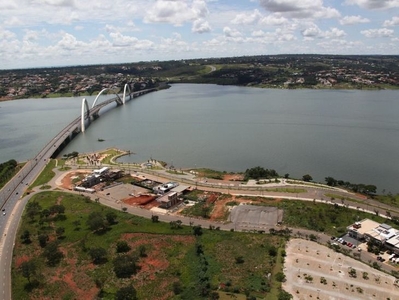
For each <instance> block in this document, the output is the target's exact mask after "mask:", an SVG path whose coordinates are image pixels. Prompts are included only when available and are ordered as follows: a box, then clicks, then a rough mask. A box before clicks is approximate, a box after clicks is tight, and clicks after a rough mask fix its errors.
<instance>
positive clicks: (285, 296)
mask: <svg viewBox="0 0 399 300" xmlns="http://www.w3.org/2000/svg"><path fill="white" fill-rule="evenodd" d="M292 298H293V297H292V295H291V294H290V293H287V292H286V291H284V290H280V292H279V293H278V298H277V299H278V300H291V299H292Z"/></svg>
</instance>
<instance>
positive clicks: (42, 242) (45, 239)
mask: <svg viewBox="0 0 399 300" xmlns="http://www.w3.org/2000/svg"><path fill="white" fill-rule="evenodd" d="M37 239H38V240H39V245H40V247H42V248H44V247H46V245H47V242H48V240H49V237H48V235H47V234H45V233H42V234H39V235H38V237H37Z"/></svg>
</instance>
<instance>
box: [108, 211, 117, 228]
mask: <svg viewBox="0 0 399 300" xmlns="http://www.w3.org/2000/svg"><path fill="white" fill-rule="evenodd" d="M116 217H117V215H116V213H114V212H113V211H110V212H108V213H107V214H106V215H105V218H106V219H107V222H108V224H110V225H113V224H116V223H117V221H116Z"/></svg>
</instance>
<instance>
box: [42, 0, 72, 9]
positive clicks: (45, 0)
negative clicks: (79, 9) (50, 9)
mask: <svg viewBox="0 0 399 300" xmlns="http://www.w3.org/2000/svg"><path fill="white" fill-rule="evenodd" d="M37 4H47V5H50V6H64V7H74V6H75V1H74V0H38V1H37Z"/></svg>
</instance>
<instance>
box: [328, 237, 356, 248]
mask: <svg viewBox="0 0 399 300" xmlns="http://www.w3.org/2000/svg"><path fill="white" fill-rule="evenodd" d="M331 240H333V241H336V242H338V243H340V244H341V245H344V246H348V247H349V248H352V249H355V248H356V245H355V244H352V243H350V242H347V241H345V240H344V239H343V238H337V237H334V236H332V237H331Z"/></svg>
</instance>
